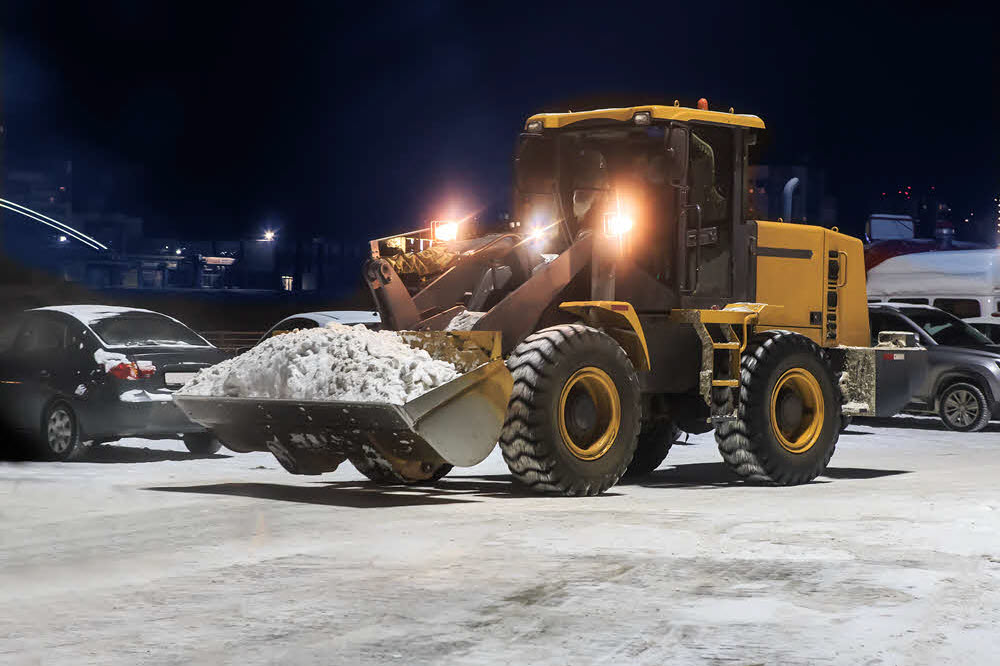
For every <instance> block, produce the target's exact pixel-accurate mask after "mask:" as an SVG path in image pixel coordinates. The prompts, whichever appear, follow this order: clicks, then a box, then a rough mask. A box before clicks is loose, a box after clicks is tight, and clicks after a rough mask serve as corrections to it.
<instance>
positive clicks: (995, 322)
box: [964, 312, 1000, 345]
mask: <svg viewBox="0 0 1000 666" xmlns="http://www.w3.org/2000/svg"><path fill="white" fill-rule="evenodd" d="M964 321H965V323H966V324H969V325H970V326H972V328H974V329H976V330H977V331H979V332H980V333H982V334H983V335H985V336H986V337H988V338H989V339H990V340H992V341H993V344H997V345H1000V312H997V313H994V314H993V316H992V317H973V318H972V319H966V320H964Z"/></svg>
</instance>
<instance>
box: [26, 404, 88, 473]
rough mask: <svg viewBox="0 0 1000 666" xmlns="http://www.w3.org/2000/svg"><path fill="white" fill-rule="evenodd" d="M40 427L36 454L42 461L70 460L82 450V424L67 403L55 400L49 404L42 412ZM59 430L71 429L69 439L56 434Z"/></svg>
mask: <svg viewBox="0 0 1000 666" xmlns="http://www.w3.org/2000/svg"><path fill="white" fill-rule="evenodd" d="M60 414H61V415H62V417H61V418H60V416H59V415H60ZM40 426H41V427H40V430H39V436H38V440H37V441H36V447H35V452H36V455H37V457H38V458H40V459H41V460H57V461H62V460H69V459H70V458H71V457H73V454H75V453H77V452H78V451H79V450H81V448H82V447H81V446H80V422H79V420H77V418H76V413H75V412H74V411H73V408H72V407H70V405H69V403H67V402H66V401H64V400H54V401H53V402H51V403H49V404H48V406H46V408H45V411H43V412H42V419H41V424H40ZM59 428H68V429H69V433H68V436H67V437H68V438H62V437H60V436H59V435H57V434H56V430H57V429H59Z"/></svg>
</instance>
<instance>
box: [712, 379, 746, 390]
mask: <svg viewBox="0 0 1000 666" xmlns="http://www.w3.org/2000/svg"><path fill="white" fill-rule="evenodd" d="M739 385H740V380H738V379H713V380H712V386H732V387H733V388H735V387H737V386H739Z"/></svg>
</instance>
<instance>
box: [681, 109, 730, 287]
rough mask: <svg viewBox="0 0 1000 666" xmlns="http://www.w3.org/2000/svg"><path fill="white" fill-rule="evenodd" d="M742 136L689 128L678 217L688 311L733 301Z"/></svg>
mask: <svg viewBox="0 0 1000 666" xmlns="http://www.w3.org/2000/svg"><path fill="white" fill-rule="evenodd" d="M741 140H742V135H741V134H740V133H739V130H738V129H736V128H732V127H726V126H718V125H706V124H699V123H690V124H689V143H688V168H687V197H686V201H685V202H682V204H681V210H680V214H679V218H680V224H679V227H680V232H681V233H680V235H681V238H679V239H678V240H679V241H680V242H681V243H682V244H683V245H682V248H683V252H684V258H685V260H684V263H685V265H686V266H685V268H686V270H685V271H684V273H685V274H684V276H683V282H682V284H681V293H682V294H683V295H685V296H686V297H687V299H686V300H687V301H689V302H688V303H687V305H688V307H691V306H694V307H698V306H704V305H708V304H716V303H724V302H726V301H728V300H731V299H732V296H733V228H734V225H735V223H736V215H737V213H741V212H742V210H741V209H742V203H741V202H742V196H741V195H742V192H741V191H740V188H741V187H742V186H741V185H737V162H738V161H740V160H742V157H741V156H742V150H741V149H740V148H739V146H741V145H742V144H741V143H738V141H741Z"/></svg>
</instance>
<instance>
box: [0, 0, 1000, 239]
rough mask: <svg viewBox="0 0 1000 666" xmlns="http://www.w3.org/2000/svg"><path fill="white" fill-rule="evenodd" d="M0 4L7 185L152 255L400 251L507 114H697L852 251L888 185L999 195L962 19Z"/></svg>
mask: <svg viewBox="0 0 1000 666" xmlns="http://www.w3.org/2000/svg"><path fill="white" fill-rule="evenodd" d="M4 4H5V10H4V12H5V15H4V21H3V33H2V36H0V40H2V56H3V60H2V63H0V76H2V93H3V97H2V100H0V104H2V113H3V124H4V126H5V129H6V134H5V144H6V153H7V156H6V160H7V164H8V166H12V165H16V164H19V163H27V162H30V161H33V160H49V159H59V158H66V157H69V158H71V159H73V161H74V172H75V173H74V197H75V203H76V206H77V208H79V209H86V208H88V207H92V206H96V205H98V204H99V197H109V198H108V199H107V200H106V201H105V203H104V205H105V206H111V207H112V208H114V209H115V210H122V211H124V212H128V213H132V214H137V215H142V216H143V217H145V218H146V219H147V221H148V223H149V226H150V227H151V228H150V229H149V233H150V234H155V235H159V234H174V235H179V236H187V237H201V238H204V237H216V238H226V237H238V236H247V235H252V234H255V233H259V230H261V229H263V228H264V227H265V226H275V227H276V228H278V229H279V230H280V231H281V232H283V233H300V234H307V233H323V234H326V235H328V236H332V235H334V234H340V235H342V236H345V237H347V238H350V239H365V238H370V237H374V236H377V235H384V234H387V233H390V232H392V231H395V230H403V229H408V228H415V227H416V226H417V225H419V224H420V223H421V222H422V221H423V220H426V219H427V218H428V217H433V216H442V215H449V214H457V213H463V212H467V211H471V210H474V209H476V208H480V207H483V206H485V205H488V204H491V203H496V204H502V203H503V202H504V201H505V200H506V198H507V197H508V187H509V180H510V164H511V159H510V154H511V149H512V147H513V144H514V140H515V138H516V135H517V132H518V130H519V129H520V127H521V126H522V124H523V121H524V118H525V117H526V116H528V115H530V114H531V113H534V112H537V111H542V110H565V109H567V108H570V107H572V108H574V109H577V110H579V109H583V108H586V107H587V106H595V105H605V104H608V103H612V104H613V103H622V102H629V101H632V102H635V103H649V102H662V103H666V104H670V103H672V101H673V100H674V99H675V98H679V99H680V100H681V101H682V103H683V104H685V105H691V106H693V105H694V103H695V101H696V100H697V99H698V98H699V97H702V96H704V97H707V98H708V99H709V101H710V103H711V104H712V106H713V108H717V109H723V110H724V109H727V108H728V107H729V106H734V107H735V108H736V110H737V111H738V112H746V113H756V114H758V115H760V116H761V117H763V118H764V120H765V122H766V123H767V124H768V127H769V128H770V131H769V135H768V138H767V142H766V144H765V146H764V154H763V156H762V157H763V159H764V160H765V161H767V162H769V163H775V164H777V163H802V162H804V161H807V162H808V163H809V164H811V165H814V166H818V167H822V168H825V169H826V170H827V172H828V175H829V178H830V183H831V186H832V188H833V190H834V193H835V194H836V195H837V196H838V203H839V209H840V217H841V220H842V226H843V227H845V228H847V229H850V230H855V231H858V230H860V229H861V225H862V222H863V219H864V217H865V216H866V214H867V213H868V212H870V208H869V206H870V202H871V198H872V196H873V195H875V194H877V193H878V192H879V191H880V190H884V189H889V188H895V187H898V186H900V185H911V186H913V187H914V188H915V189H916V188H920V187H924V186H929V185H935V186H936V189H937V191H938V192H940V193H941V194H942V195H943V196H944V197H945V198H946V199H947V200H948V201H949V202H950V203H951V204H952V206H954V207H956V208H963V207H966V208H969V209H970V210H976V211H977V212H979V211H982V212H983V213H986V212H988V211H989V203H990V202H991V201H992V198H993V197H994V196H997V195H998V194H1000V168H998V164H1000V157H998V155H1000V140H998V139H1000V137H998V134H997V129H996V126H997V122H998V118H1000V113H998V109H1000V104H998V99H997V96H998V93H997V87H998V81H1000V71H998V52H997V47H996V46H995V45H994V42H993V39H994V37H993V34H994V32H995V30H996V28H995V27H994V25H992V24H993V20H992V17H989V16H986V15H984V14H983V13H982V12H983V11H984V10H983V9H981V8H982V7H985V6H986V5H985V3H975V4H973V3H969V4H967V5H965V6H964V7H963V6H962V3H956V2H952V3H945V4H944V5H943V6H944V7H946V9H942V8H941V7H942V3H939V2H934V3H929V2H899V3H885V2H877V1H871V2H867V3H859V4H852V3H842V2H841V3H808V2H800V3H789V4H788V5H785V6H783V5H780V4H776V5H771V4H758V3H747V2H739V3H736V2H734V3H722V4H719V3H712V2H694V3H690V2H689V3H662V2H661V3H655V4H651V5H646V4H643V3H629V2H603V3H597V4H594V5H587V4H586V3H501V4H496V5H488V4H484V3H466V2H437V3H421V2H410V3H400V4H379V3H350V4H349V5H343V6H339V5H337V4H336V3H308V4H306V3H296V2H283V3H274V2H272V3H267V4H261V5H255V4H253V3H241V4H239V5H235V4H234V5H232V6H229V7H226V6H225V5H224V4H223V3H221V2H204V1H203V2H199V3H190V4H188V3H175V2H163V3H153V2H148V3H145V2H134V1H132V0H119V1H118V2H103V3H53V2H44V1H34V2H24V3H17V2H14V3H10V2H8V3H4ZM814 4H822V5H823V7H824V9H822V10H819V9H816V8H813V7H812V5H814ZM97 5H100V6H97ZM473 5H475V7H473ZM974 7H975V8H979V9H978V11H976V10H974V9H973V8H974Z"/></svg>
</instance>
